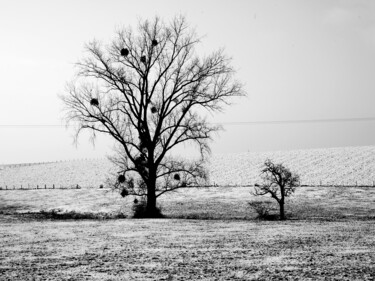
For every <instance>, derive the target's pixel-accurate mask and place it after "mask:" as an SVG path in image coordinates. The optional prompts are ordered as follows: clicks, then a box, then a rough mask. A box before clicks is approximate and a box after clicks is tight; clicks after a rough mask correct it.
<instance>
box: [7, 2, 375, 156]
mask: <svg viewBox="0 0 375 281" xmlns="http://www.w3.org/2000/svg"><path fill="white" fill-rule="evenodd" d="M179 13H182V14H184V15H185V16H186V17H187V20H188V21H189V22H190V23H191V26H193V27H195V28H196V31H197V33H198V34H199V35H204V36H205V37H204V39H203V41H202V46H201V48H202V49H203V50H204V51H205V52H211V51H214V50H216V49H218V48H220V47H224V48H225V50H226V53H227V54H228V55H230V56H231V57H232V58H233V64H234V66H235V67H236V69H238V73H237V77H238V79H239V80H241V81H242V82H243V83H245V85H246V86H245V90H246V91H247V93H248V97H247V98H241V99H237V100H235V101H234V102H235V104H234V105H233V106H231V107H228V108H227V110H226V112H225V114H221V115H217V116H215V117H214V118H213V121H214V122H246V121H249V122H258V121H262V122H263V121H283V120H319V119H342V118H345V119H348V118H373V117H375V108H374V104H375V92H374V90H375V77H374V75H375V1H371V0H368V1H358V0H357V1H350V0H349V1H327V0H321V1H316V0H314V1H313V0H310V1H301V0H296V1H280V0H275V1H261V0H260V1H249V0H243V1H240V0H236V1H233V0H232V1H229V0H227V1H218V0H212V1H207V0H206V1H202V0H200V1H176V0H170V1H162V0H159V1H156V0H153V1H152V0H150V1H134V0H133V1H124V0H122V1H108V0H107V1H104V0H103V1H93V0H87V1H82V0H81V1H78V0H64V1H51V0H45V1H35V0H32V1H31V0H28V1H27V0H25V1H17V0H9V1H7V0H1V1H0V31H1V32H0V36H1V41H0V42H1V44H0V61H1V64H0V97H1V101H0V125H5V126H0V163H19V162H41V161H55V160H64V159H73V158H96V157H103V156H105V155H107V154H110V153H111V147H112V144H111V142H110V141H109V140H105V139H101V138H100V139H98V141H97V144H96V146H95V147H93V146H92V144H91V143H90V142H89V141H88V139H87V137H86V136H84V135H83V136H82V138H81V139H80V142H79V145H78V147H75V146H74V145H72V142H73V139H72V134H73V131H72V130H71V129H70V130H66V129H65V128H64V127H17V126H14V125H46V124H53V125H56V124H64V123H63V121H62V116H63V115H62V112H61V109H62V103H61V101H60V100H59V98H58V94H61V93H63V91H64V86H65V83H66V82H67V81H69V80H71V78H72V77H73V74H74V63H75V62H76V61H77V60H78V59H79V58H81V57H82V54H83V46H84V44H85V43H87V42H88V41H90V40H92V39H94V38H95V39H99V40H102V41H103V42H104V43H107V42H109V41H110V40H111V38H112V37H113V35H114V30H115V29H116V28H117V27H120V26H128V25H133V26H135V24H136V23H137V20H138V18H144V19H145V18H152V17H154V16H155V15H159V16H161V17H162V18H164V19H165V20H167V21H168V20H169V19H171V18H172V17H173V16H174V15H176V14H179ZM224 127H225V129H226V131H225V132H222V133H221V134H220V135H219V136H218V137H216V138H215V142H214V143H213V144H212V150H213V152H214V153H226V152H239V151H257V150H279V149H294V148H310V147H311V148H312V147H332V146H351V145H372V144H375V121H372V120H368V121H352V122H318V123H297V124H294V123H293V124H288V123H286V124H264V123H263V124H262V123H260V124H242V125H238V124H237V125H236V124H227V125H225V126H224Z"/></svg>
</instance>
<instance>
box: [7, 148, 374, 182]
mask: <svg viewBox="0 0 375 281" xmlns="http://www.w3.org/2000/svg"><path fill="white" fill-rule="evenodd" d="M267 158H270V159H272V160H274V161H275V162H277V163H279V162H282V163H284V164H285V165H286V166H287V167H290V168H291V170H292V171H295V172H297V173H298V174H300V176H301V182H302V184H303V185H311V186H317V185H346V186H353V185H356V184H357V185H367V186H373V185H374V184H375V146H360V147H342V148H329V149H307V150H292V151H275V152H258V153H252V152H245V153H233V154H222V155H220V154H216V155H215V154H213V155H212V157H211V159H210V163H208V164H207V168H208V170H209V172H210V183H211V184H218V185H221V186H228V185H253V184H254V183H256V182H258V181H259V172H260V170H261V166H262V164H263V163H264V161H265V160H266V159H267ZM110 171H112V172H113V167H112V165H111V163H110V162H109V161H108V160H106V159H86V160H72V161H63V162H53V163H36V164H35V163H34V164H33V163H31V164H22V165H0V187H2V188H3V189H5V187H6V186H7V188H9V189H11V188H20V187H21V185H22V187H23V188H28V187H30V188H36V186H37V185H38V186H39V188H44V186H45V185H47V187H52V185H55V186H56V188H58V187H60V186H62V187H75V186H76V185H77V184H78V185H80V186H82V187H95V188H97V187H99V186H100V185H101V184H105V180H106V178H107V176H108V173H109V172H110Z"/></svg>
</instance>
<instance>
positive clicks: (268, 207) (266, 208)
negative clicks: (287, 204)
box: [249, 201, 277, 220]
mask: <svg viewBox="0 0 375 281" xmlns="http://www.w3.org/2000/svg"><path fill="white" fill-rule="evenodd" d="M249 206H250V207H251V208H252V209H253V210H254V211H255V212H256V213H257V214H258V219H263V220H274V219H276V217H277V215H275V214H274V213H272V210H273V208H272V203H271V202H269V201H250V202H249Z"/></svg>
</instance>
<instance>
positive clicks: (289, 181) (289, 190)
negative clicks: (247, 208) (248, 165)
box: [252, 159, 300, 220]
mask: <svg viewBox="0 0 375 281" xmlns="http://www.w3.org/2000/svg"><path fill="white" fill-rule="evenodd" d="M261 178H262V180H263V183H262V184H261V185H259V184H255V187H254V192H253V193H252V194H253V195H255V196H263V195H267V194H269V195H270V196H271V197H272V198H273V199H275V200H276V201H277V203H278V204H279V207H280V220H285V219H286V217H285V198H286V197H288V196H290V195H292V194H293V193H294V191H295V188H296V187H297V186H299V185H300V178H299V176H298V175H297V174H295V173H292V172H291V171H290V170H289V169H288V168H286V167H285V166H284V165H283V164H274V163H273V162H272V161H271V160H269V159H268V160H266V161H265V163H264V167H263V169H262V173H261ZM258 214H259V213H258Z"/></svg>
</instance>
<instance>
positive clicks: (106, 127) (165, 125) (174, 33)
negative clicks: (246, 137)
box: [62, 17, 244, 217]
mask: <svg viewBox="0 0 375 281" xmlns="http://www.w3.org/2000/svg"><path fill="white" fill-rule="evenodd" d="M198 43H199V38H198V37H197V36H196V35H195V32H194V31H193V30H191V29H190V28H189V26H188V24H187V23H186V20H185V18H184V17H175V18H174V19H173V20H172V21H171V22H170V23H168V24H166V23H164V22H163V21H161V20H160V19H159V18H157V17H156V18H155V19H154V20H152V21H148V20H145V21H141V22H140V23H139V25H138V28H137V30H136V31H134V30H132V29H131V28H126V29H122V30H119V31H118V32H117V36H116V38H115V40H114V41H113V42H112V43H111V44H110V45H109V46H106V47H103V46H102V44H100V43H99V42H98V41H92V42H90V43H89V44H88V45H87V46H86V51H87V56H86V57H85V58H83V59H82V60H81V61H80V62H78V64H77V66H78V75H77V79H76V80H75V81H74V82H72V83H71V84H70V85H69V86H68V88H67V93H66V95H64V96H62V100H63V102H64V103H65V105H66V109H67V119H68V122H69V121H74V122H77V124H78V130H77V135H76V137H77V136H78V135H79V133H80V132H81V131H82V130H84V129H87V130H89V131H91V132H92V134H93V137H95V134H96V133H103V134H107V135H109V136H111V137H112V138H113V139H114V140H115V142H116V143H117V146H116V148H115V149H116V150H115V153H116V154H115V155H114V157H113V158H112V160H113V162H114V163H115V164H116V165H117V166H118V173H117V178H116V183H115V184H114V185H115V186H116V187H117V188H119V189H120V191H121V194H122V195H123V196H127V195H137V196H144V197H146V199H147V207H146V211H147V212H146V214H145V216H147V217H154V216H155V215H156V214H157V208H156V199H157V197H159V196H160V195H162V194H164V193H166V192H169V191H172V190H176V189H178V188H184V187H189V186H192V185H196V184H198V183H199V182H203V181H205V180H206V179H207V173H206V171H205V169H204V166H203V161H204V159H205V155H206V154H207V153H209V144H208V141H209V140H210V139H211V137H212V133H214V132H216V131H217V130H219V129H220V127H219V126H213V125H211V124H209V123H208V122H207V121H206V119H205V118H204V117H203V116H202V112H203V111H202V109H203V110H208V111H218V110H221V109H222V106H223V105H225V104H228V102H229V98H231V97H233V96H242V95H244V93H243V90H242V86H241V84H240V83H239V82H237V81H236V80H234V78H233V74H234V70H233V68H232V67H231V66H230V59H229V58H228V57H227V56H225V55H224V53H223V51H222V50H220V51H217V52H214V53H212V54H211V55H208V56H206V57H200V56H198V55H197V54H196V52H195V46H196V45H197V44H198ZM189 142H190V143H195V144H196V145H197V146H198V148H199V150H200V153H201V159H200V160H197V161H192V162H188V161H186V160H183V159H176V158H173V155H172V154H171V152H172V151H173V150H174V149H175V148H176V147H177V146H179V145H181V144H185V143H189Z"/></svg>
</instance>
